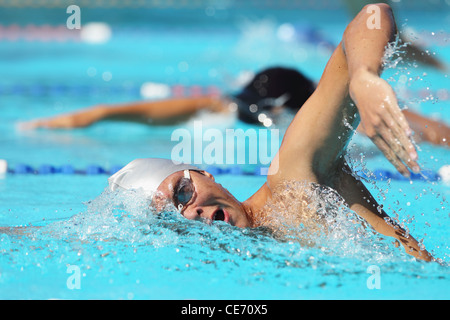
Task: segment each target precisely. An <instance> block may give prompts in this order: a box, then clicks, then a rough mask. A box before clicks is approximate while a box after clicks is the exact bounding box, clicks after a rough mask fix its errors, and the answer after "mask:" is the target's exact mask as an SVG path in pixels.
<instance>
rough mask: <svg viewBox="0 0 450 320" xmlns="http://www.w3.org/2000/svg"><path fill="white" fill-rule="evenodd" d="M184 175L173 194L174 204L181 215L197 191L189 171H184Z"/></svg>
mask: <svg viewBox="0 0 450 320" xmlns="http://www.w3.org/2000/svg"><path fill="white" fill-rule="evenodd" d="M183 173H184V177H183V178H181V179H180V180H179V181H178V183H177V184H176V186H175V189H174V193H173V203H174V205H175V207H176V208H177V209H178V210H179V211H180V213H181V211H182V210H183V209H184V207H185V206H186V205H187V204H188V203H189V201H191V199H192V196H193V195H194V190H195V188H194V184H193V182H192V179H191V174H190V173H189V170H184V171H183Z"/></svg>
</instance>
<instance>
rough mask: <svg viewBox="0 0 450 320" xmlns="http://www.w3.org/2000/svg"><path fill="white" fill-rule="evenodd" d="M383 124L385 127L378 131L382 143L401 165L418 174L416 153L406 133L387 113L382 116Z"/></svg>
mask: <svg viewBox="0 0 450 320" xmlns="http://www.w3.org/2000/svg"><path fill="white" fill-rule="evenodd" d="M400 113H401V112H400ZM384 122H385V125H386V127H384V129H383V130H381V131H380V134H381V135H382V137H383V139H384V141H385V142H386V143H387V144H388V145H389V147H390V148H391V150H392V151H393V152H394V153H395V154H396V155H397V156H398V157H399V158H400V159H401V160H402V162H403V163H405V164H407V165H408V167H409V168H410V169H411V170H412V171H413V172H416V173H418V172H419V171H420V167H419V165H418V163H417V162H416V160H417V158H418V156H417V152H416V150H415V148H414V145H413V144H412V142H411V140H410V138H409V136H408V135H407V134H406V131H405V130H404V129H403V128H402V127H401V126H400V124H399V123H398V122H397V121H396V119H394V118H392V117H391V115H390V114H388V113H386V114H385V115H384Z"/></svg>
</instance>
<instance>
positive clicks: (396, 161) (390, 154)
mask: <svg viewBox="0 0 450 320" xmlns="http://www.w3.org/2000/svg"><path fill="white" fill-rule="evenodd" d="M372 141H373V143H375V145H376V146H377V147H378V149H380V150H381V152H383V154H384V156H385V157H386V159H387V160H388V161H389V162H390V163H392V165H393V166H394V167H395V168H396V169H397V171H398V172H400V173H401V174H402V175H403V176H405V177H409V176H410V173H409V170H408V168H407V167H406V165H405V164H404V163H403V162H402V160H401V159H400V158H399V157H398V156H397V153H396V152H395V151H394V150H393V149H392V147H391V146H390V145H389V144H388V143H386V141H385V140H384V138H383V137H382V136H381V135H377V136H375V137H373V138H372Z"/></svg>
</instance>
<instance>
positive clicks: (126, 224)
mask: <svg viewBox="0 0 450 320" xmlns="http://www.w3.org/2000/svg"><path fill="white" fill-rule="evenodd" d="M444 6H445V9H446V10H440V11H430V12H428V11H420V12H419V11H415V10H404V11H401V14H400V18H399V19H398V21H400V22H399V25H405V27H410V28H414V29H415V30H416V32H417V34H418V35H419V36H420V38H421V40H422V41H423V42H424V43H426V44H427V45H428V46H429V48H430V51H431V52H436V56H438V57H440V58H441V59H443V60H445V61H447V62H449V61H450V46H449V43H448V39H449V38H448V37H449V32H450V30H448V28H447V29H445V28H444V27H443V26H447V25H448V19H449V11H448V6H447V5H444ZM60 9H61V8H60ZM213 9H214V8H212V7H208V8H206V9H205V8H204V7H194V8H191V9H189V10H188V9H186V8H182V9H180V8H178V9H173V8H167V7H164V8H155V7H151V8H138V9H129V8H120V9H118V8H92V7H89V8H83V7H82V8H81V10H82V12H83V17H85V18H84V20H83V21H85V22H83V23H86V24H87V23H88V22H95V21H100V22H104V23H106V24H107V26H109V27H110V31H111V37H110V38H109V39H107V40H108V41H106V42H104V43H90V42H88V41H87V40H86V39H84V38H83V37H82V36H81V35H80V34H77V35H73V34H70V33H68V31H67V30H64V28H63V29H61V30H63V31H61V33H62V37H66V38H67V39H68V40H64V41H61V40H56V39H55V38H51V36H50V39H47V40H42V38H40V37H41V36H42V31H41V32H39V31H36V33H35V35H34V36H33V37H34V38H33V37H32V39H31V40H30V39H28V40H27V39H24V38H20V37H19V38H18V39H13V40H11V39H6V38H5V36H3V37H2V38H1V39H0V57H1V59H0V70H1V71H0V72H1V74H2V77H1V78H0V94H1V96H2V99H1V102H0V108H1V110H2V112H1V113H0V119H1V121H0V141H1V146H2V148H1V152H0V158H2V159H5V160H7V162H8V164H9V168H10V172H8V173H6V174H4V175H3V176H2V177H1V178H0V227H18V226H19V227H25V228H26V230H27V231H25V234H22V235H11V234H0V298H1V299H448V298H449V297H450V291H449V289H448V288H449V285H450V272H449V269H448V262H449V259H450V248H449V241H448V240H449V238H448V233H447V228H448V226H449V222H450V210H449V208H450V206H449V203H448V199H449V197H450V187H449V185H448V184H446V183H445V182H443V181H435V180H433V179H430V180H418V179H415V180H411V181H404V180H399V179H394V178H393V179H374V178H373V177H372V178H369V179H368V181H367V183H366V185H367V186H368V188H369V189H370V190H371V191H372V192H373V194H374V195H375V197H376V198H377V199H378V200H379V201H380V203H383V204H384V208H385V209H386V210H387V211H388V212H389V213H391V215H393V216H394V217H395V218H396V219H397V220H398V221H399V222H400V223H401V224H403V225H404V226H406V227H407V228H408V230H409V231H410V232H411V234H412V235H414V237H415V238H416V239H418V240H420V241H421V242H423V244H424V245H425V246H426V248H427V249H428V251H430V252H431V253H432V254H433V255H434V256H435V257H436V258H438V259H439V261H440V263H423V262H418V261H416V260H415V259H414V258H412V257H410V256H409V255H407V254H406V253H404V252H403V250H401V249H397V248H395V247H394V246H393V244H392V243H391V241H389V240H388V239H380V238H379V237H377V236H375V235H372V234H370V233H368V232H362V233H361V230H359V229H358V228H356V227H352V226H348V224H346V223H345V222H343V221H344V220H345V219H346V218H347V217H348V215H349V214H350V215H351V213H349V212H346V211H345V210H342V209H338V208H334V209H335V210H337V212H338V215H340V216H341V217H342V219H341V220H340V221H341V222H342V225H340V227H347V226H348V230H347V229H346V230H344V229H342V230H343V231H342V234H337V233H335V234H333V236H329V237H328V238H321V239H319V238H316V239H313V240H314V241H315V242H316V243H317V245H315V246H305V245H302V243H301V242H299V241H296V240H298V239H291V240H289V241H279V240H278V239H275V238H274V237H273V236H272V235H270V234H268V233H267V232H266V231H265V230H260V229H255V230H247V229H239V228H234V227H231V226H228V225H226V224H224V223H220V222H215V223H213V224H206V223H202V222H192V221H186V220H184V219H183V218H182V217H179V216H178V215H176V214H173V213H171V212H169V211H168V212H167V213H165V214H164V215H163V216H162V217H159V216H156V215H154V214H153V213H152V212H151V211H150V210H149V208H147V207H146V205H145V203H143V202H142V200H140V198H139V197H138V195H135V194H126V195H123V194H114V193H113V194H111V193H110V192H108V191H104V190H105V188H106V187H107V177H108V172H109V170H110V169H111V168H114V167H117V166H119V167H120V166H121V165H124V164H126V163H128V162H129V161H131V160H133V159H135V158H139V157H166V158H170V154H171V150H172V148H173V147H174V144H175V142H174V141H170V137H171V134H172V132H173V131H174V130H176V129H177V128H180V127H186V128H192V125H193V121H196V120H200V121H203V123H204V125H205V127H212V128H218V129H219V130H224V129H225V128H227V127H230V126H231V127H233V128H241V129H248V128H249V126H248V125H244V124H242V123H240V122H238V121H235V120H234V118H232V117H226V118H223V116H221V117H219V116H214V115H208V114H206V115H205V114H203V115H200V116H197V117H196V118H193V119H189V120H187V121H186V122H184V123H179V124H174V125H169V126H164V127H162V126H148V125H142V124H130V123H118V122H101V123H98V124H96V125H94V126H92V127H89V128H83V129H76V130H71V131H45V130H38V131H21V130H18V129H17V127H16V124H17V122H18V121H23V120H27V119H34V118H36V117H42V116H49V115H54V114H57V113H63V112H69V111H74V110H78V109H81V108H84V107H87V106H90V105H95V104H100V103H121V102H127V101H134V100H139V99H142V97H143V95H146V94H148V93H145V92H142V90H141V89H142V84H144V83H149V82H151V83H158V84H165V85H167V86H168V87H169V88H170V89H171V90H173V89H174V88H178V89H180V88H181V89H182V90H184V92H185V93H187V94H189V92H192V91H193V90H194V88H201V90H204V91H206V90H211V88H212V89H215V90H219V91H221V92H227V91H231V90H235V89H236V88H237V84H238V82H239V79H241V76H242V71H243V70H244V71H245V70H250V71H256V70H258V69H260V68H263V67H266V66H271V65H284V66H296V67H298V68H299V69H300V70H302V71H303V72H304V73H305V74H307V75H308V76H310V77H311V78H313V79H314V80H318V79H319V77H320V75H321V72H322V71H323V68H324V66H325V64H326V62H327V59H328V57H329V54H330V52H329V50H328V45H329V44H336V43H338V41H339V39H340V37H341V35H342V32H343V30H344V29H345V25H346V23H347V22H348V17H347V15H346V12H345V10H344V9H342V8H340V7H337V8H332V9H333V10H320V11H319V10H306V9H298V10H292V9H289V8H286V7H282V8H281V9H278V10H272V9H273V8H270V7H269V8H266V7H264V6H263V7H259V8H254V7H248V6H242V7H239V6H237V7H233V6H231V7H225V6H222V7H216V8H215V9H214V10H213ZM102 10H103V11H102ZM61 12H62V13H61ZM100 13H102V14H101V15H100ZM2 15H4V19H3V20H2V21H4V22H3V24H4V25H3V28H2V29H1V30H0V31H2V32H4V34H7V33H8V32H9V33H8V34H10V33H11V30H9V29H8V30H9V31H8V30H6V28H7V27H8V28H9V26H10V25H12V24H17V25H18V26H19V29H20V28H22V29H24V28H25V27H26V26H27V25H28V26H29V25H30V24H31V25H33V24H34V25H35V26H36V28H37V29H39V28H40V26H42V25H43V24H50V25H53V26H58V25H61V24H63V25H64V23H65V20H66V19H67V14H66V13H65V10H64V8H63V9H62V10H60V11H58V9H55V8H40V9H36V8H34V9H31V8H28V9H26V8H21V9H17V8H2ZM61 21H62V22H61ZM297 22H298V23H297ZM300 22H301V23H300ZM286 23H290V24H294V23H296V27H297V28H298V31H297V32H300V33H302V32H303V31H302V30H306V29H308V28H318V30H319V31H320V34H321V37H322V38H319V36H318V35H316V36H315V38H314V39H310V38H305V37H299V39H298V40H296V41H287V40H286V34H284V38H283V36H280V26H282V25H283V24H286ZM285 26H286V25H285ZM94 27H95V26H94ZM22 29H21V30H22ZM5 30H6V31H5ZM281 30H283V29H281ZM74 32H78V31H74ZM432 33H434V34H432ZM49 34H50V33H49ZM303 35H304V34H303ZM283 39H284V40H283ZM318 39H319V40H318ZM325 40H326V41H325ZM327 43H328V44H327ZM402 68H403V69H402ZM385 77H386V78H387V79H390V81H391V83H392V85H393V87H394V88H395V89H396V90H398V91H399V92H402V93H404V92H405V91H404V90H407V92H408V93H409V95H408V96H406V98H405V99H406V102H410V105H409V106H410V108H414V109H416V110H418V111H420V112H422V113H424V114H427V115H429V116H432V117H437V118H439V119H441V120H442V121H446V122H447V123H450V115H449V112H448V110H447V109H446V108H448V106H447V104H448V101H449V99H450V98H449V97H448V91H446V90H448V89H449V88H450V86H449V84H450V80H449V79H448V77H447V75H446V74H443V73H441V72H437V71H435V70H432V69H429V68H426V67H423V66H412V65H408V64H402V65H401V66H400V67H398V68H396V69H390V70H387V72H386V74H385ZM181 89H180V90H181ZM446 92H447V96H446V95H445V94H446ZM255 128H256V127H255ZM256 129H257V128H256ZM169 142H170V143H169ZM349 148H350V150H349V154H350V155H351V157H352V159H353V160H352V163H353V166H354V167H356V169H358V170H363V171H365V172H366V173H368V174H370V172H374V171H376V170H380V169H383V170H387V171H388V172H394V169H393V167H392V166H390V164H389V163H388V162H387V161H386V160H385V159H384V158H383V157H382V156H381V155H380V154H379V153H378V152H377V151H376V150H375V148H374V147H373V146H372V145H371V142H370V141H368V140H367V139H366V138H364V137H361V136H356V137H355V139H354V140H353V141H352V142H351V143H350V147H349ZM419 148H420V149H419V157H420V163H421V165H422V167H423V168H425V169H427V170H430V171H432V172H438V170H439V169H440V168H442V167H443V166H445V165H448V164H449V162H448V159H449V151H448V149H446V148H442V147H436V146H432V145H429V144H420V145H419ZM23 164H26V165H28V166H29V167H31V168H33V169H32V170H31V171H34V173H24V174H19V173H18V172H17V169H18V168H23ZM45 164H46V165H51V166H53V167H58V168H60V167H62V166H65V165H70V166H72V167H73V168H75V169H76V170H77V172H75V173H74V174H62V173H55V174H42V172H39V170H38V169H39V168H40V167H41V166H42V165H45ZM93 165H95V166H96V167H93ZM98 167H100V168H103V169H104V170H105V171H106V172H101V171H99V172H97V174H95V171H94V172H93V173H86V171H87V168H94V169H95V168H98ZM232 167H237V166H236V165H234V166H232ZM253 167H258V165H256V166H249V167H248V168H246V169H249V170H253V169H254V168H253ZM13 171H16V172H15V173H13ZM80 172H81V173H80ZM216 180H217V181H218V182H219V183H221V184H222V185H224V186H225V187H227V188H228V189H229V190H231V192H232V193H233V194H234V195H235V196H236V198H237V199H238V200H241V201H243V200H245V199H247V197H249V196H250V195H251V194H253V193H254V192H255V191H256V190H258V189H259V187H260V186H261V185H262V184H263V183H264V181H265V177H264V176H261V175H242V174H233V173H231V172H228V173H225V174H218V175H217V176H216ZM392 211H396V212H397V215H395V214H392ZM337 230H338V229H337ZM339 230H341V229H339ZM311 236H312V235H311ZM373 270H378V272H379V273H378V275H379V280H380V282H379V283H376V284H379V286H376V285H375V287H374V286H373V285H371V284H373V283H372V282H371V279H373V278H371V277H372V276H374V274H373Z"/></svg>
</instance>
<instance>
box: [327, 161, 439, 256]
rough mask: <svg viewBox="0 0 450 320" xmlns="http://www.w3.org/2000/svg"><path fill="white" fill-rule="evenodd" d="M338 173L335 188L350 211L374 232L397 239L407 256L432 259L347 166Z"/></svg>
mask: <svg viewBox="0 0 450 320" xmlns="http://www.w3.org/2000/svg"><path fill="white" fill-rule="evenodd" d="M340 172H341V174H340V177H339V181H338V182H337V184H336V186H335V187H336V190H337V191H338V192H339V194H340V195H341V196H342V197H343V198H344V199H345V201H346V203H347V204H348V205H349V207H350V209H352V210H353V211H354V212H356V213H357V214H358V215H359V216H360V217H361V218H363V219H364V220H366V221H367V222H368V223H369V224H370V225H371V226H372V227H373V228H374V229H375V231H377V232H379V233H380V234H382V235H385V236H388V237H393V238H395V239H397V240H398V241H399V242H400V243H401V244H402V245H403V247H404V249H405V251H406V252H407V253H408V254H410V255H412V256H414V257H415V258H417V259H421V260H425V261H431V260H432V259H433V257H432V256H431V254H430V253H429V252H428V251H427V250H425V248H423V246H422V247H421V246H420V245H419V243H418V241H417V240H416V239H414V238H413V237H412V236H411V235H410V234H408V233H407V232H406V231H405V230H404V229H403V228H402V227H401V226H399V225H398V224H397V223H396V222H395V221H394V220H393V219H392V218H390V217H389V216H388V215H387V214H386V212H385V211H384V210H383V209H382V208H381V207H380V205H379V204H378V203H377V201H376V200H375V199H374V198H373V196H372V195H371V194H370V192H369V191H368V190H367V188H366V187H365V186H364V184H363V183H362V182H361V181H360V180H358V179H356V178H355V177H354V176H353V175H352V174H351V169H350V168H349V167H348V166H346V165H344V167H343V168H342V169H341V171H340Z"/></svg>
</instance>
